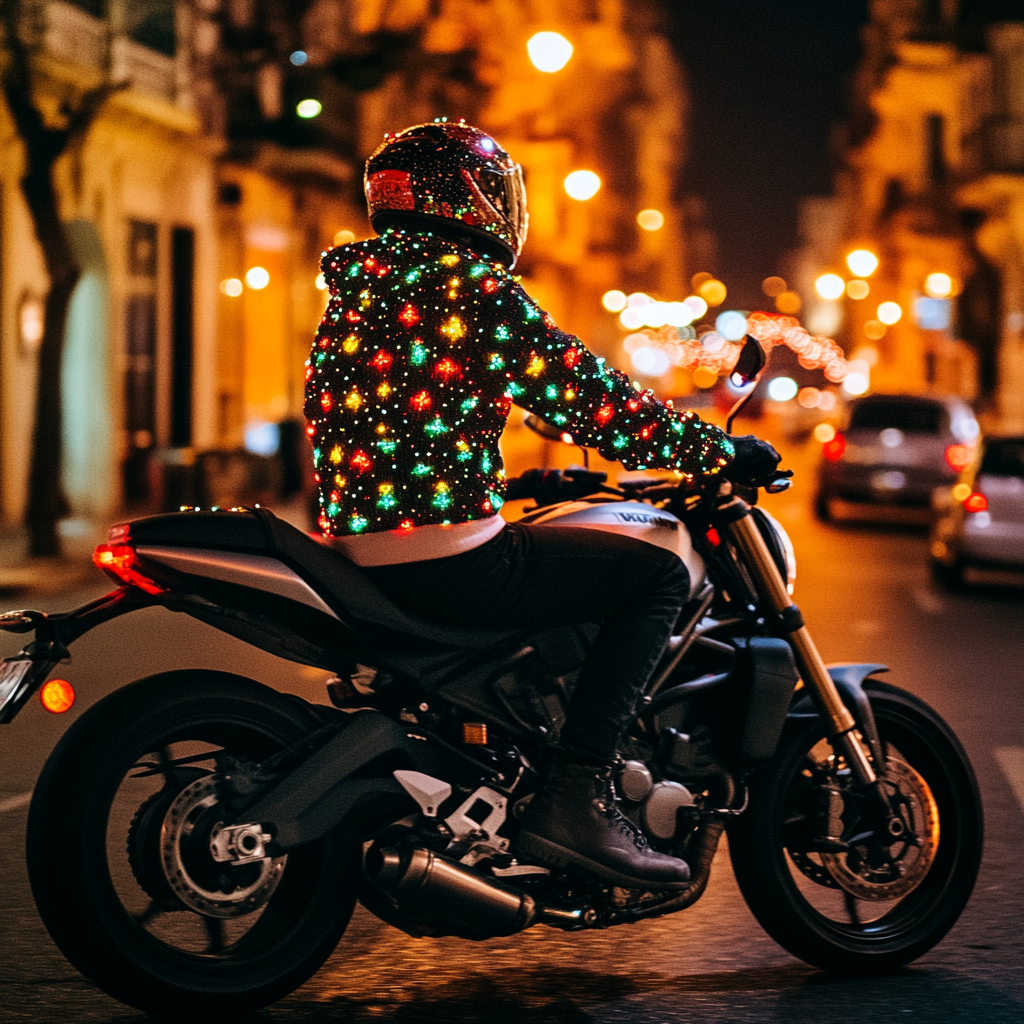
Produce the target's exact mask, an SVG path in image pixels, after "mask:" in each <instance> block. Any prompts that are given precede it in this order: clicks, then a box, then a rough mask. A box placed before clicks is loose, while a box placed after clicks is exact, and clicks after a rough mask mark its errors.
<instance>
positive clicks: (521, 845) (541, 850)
mask: <svg viewBox="0 0 1024 1024" xmlns="http://www.w3.org/2000/svg"><path fill="white" fill-rule="evenodd" d="M516 848H517V850H518V852H519V853H522V854H524V855H526V856H527V857H535V858H536V859H537V860H539V861H543V863H545V864H549V865H551V866H552V867H556V868H564V867H568V865H570V864H574V865H576V867H580V868H584V869H585V870H587V871H589V872H590V873H591V874H592V875H597V877H598V878H603V879H604V880H605V881H608V882H614V883H615V884H616V885H621V886H622V887H623V888H626V889H665V890H672V891H673V892H675V891H678V890H680V889H685V888H686V887H687V886H688V885H689V884H690V881H689V879H687V880H686V881H685V882H655V881H653V880H652V879H650V878H634V877H633V876H632V875H625V874H623V873H622V872H621V871H616V870H615V869H614V868H609V867H606V866H605V865H604V864H599V863H598V862H597V861H596V860H591V859H590V858H589V857H584V856H583V854H582V853H577V852H576V851H575V850H570V849H567V848H566V847H564V846H559V845H558V844H557V843H553V842H551V840H550V839H543V838H542V837H541V836H538V835H534V834H533V833H532V832H520V833H519V838H518V840H517V841H516Z"/></svg>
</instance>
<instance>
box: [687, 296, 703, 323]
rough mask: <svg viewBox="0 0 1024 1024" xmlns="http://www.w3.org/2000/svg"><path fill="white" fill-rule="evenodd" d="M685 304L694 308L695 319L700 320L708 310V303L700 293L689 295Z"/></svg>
mask: <svg viewBox="0 0 1024 1024" xmlns="http://www.w3.org/2000/svg"><path fill="white" fill-rule="evenodd" d="M683 304H684V305H686V306H689V307H690V309H691V310H693V319H694V320H699V319H700V318H701V317H702V316H703V315H704V314H705V313H706V312H707V311H708V304H707V303H706V302H705V301H704V300H703V299H702V298H701V297H700V296H699V295H688V296H687V297H686V298H685V299H683Z"/></svg>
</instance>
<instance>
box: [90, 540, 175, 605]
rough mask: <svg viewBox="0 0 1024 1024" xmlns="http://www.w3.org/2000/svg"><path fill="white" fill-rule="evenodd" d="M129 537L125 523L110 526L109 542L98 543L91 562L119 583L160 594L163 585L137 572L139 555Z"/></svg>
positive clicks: (149, 592)
mask: <svg viewBox="0 0 1024 1024" xmlns="http://www.w3.org/2000/svg"><path fill="white" fill-rule="evenodd" d="M130 539H131V538H130V537H129V536H128V525H127V523H122V524H121V525H119V526H114V527H112V528H111V530H110V534H109V536H108V541H109V543H107V544H100V545H99V546H98V547H97V548H96V550H95V551H94V552H93V553H92V560H93V564H94V565H95V566H96V567H97V568H98V569H102V570H103V572H105V573H106V574H107V575H108V576H110V577H112V578H113V579H115V580H117V581H118V582H119V583H127V584H129V586H133V587H138V588H139V590H144V591H145V592H146V593H147V594H162V593H163V592H164V590H165V589H166V588H165V587H161V586H159V585H158V584H156V583H154V582H153V580H151V579H150V578H149V577H148V576H144V575H143V574H142V573H141V572H139V570H138V568H137V566H138V561H139V556H138V555H137V554H136V553H135V548H133V547H132V546H131V544H130V543H128V542H129V541H130Z"/></svg>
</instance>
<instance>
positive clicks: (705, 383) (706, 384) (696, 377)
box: [693, 366, 718, 388]
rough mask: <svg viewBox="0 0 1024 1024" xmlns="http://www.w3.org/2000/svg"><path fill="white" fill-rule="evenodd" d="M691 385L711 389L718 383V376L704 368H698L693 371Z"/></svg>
mask: <svg viewBox="0 0 1024 1024" xmlns="http://www.w3.org/2000/svg"><path fill="white" fill-rule="evenodd" d="M693 383H694V385H695V386H696V387H698V388H711V387H714V386H715V385H716V384H717V383H718V374H717V373H715V371H714V370H711V369H709V368H708V367H706V366H698V367H697V369H696V370H694V371H693Z"/></svg>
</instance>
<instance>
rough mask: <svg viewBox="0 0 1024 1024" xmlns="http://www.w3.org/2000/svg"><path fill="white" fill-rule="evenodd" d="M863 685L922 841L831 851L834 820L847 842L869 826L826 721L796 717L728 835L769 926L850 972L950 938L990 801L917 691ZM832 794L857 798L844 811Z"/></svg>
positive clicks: (746, 887) (783, 940) (887, 965)
mask: <svg viewBox="0 0 1024 1024" xmlns="http://www.w3.org/2000/svg"><path fill="white" fill-rule="evenodd" d="M864 689H865V691H866V692H867V693H868V695H869V698H870V700H871V706H872V708H873V709H874V714H875V719H876V722H877V724H878V729H879V732H880V734H881V737H882V742H883V745H884V746H885V748H886V757H887V761H890V762H892V768H891V769H890V771H889V773H888V774H889V777H891V778H892V779H893V780H894V785H893V793H894V795H893V800H894V806H898V807H899V808H900V809H901V811H902V814H903V816H904V817H905V818H906V820H907V821H908V824H909V826H910V828H909V830H908V835H910V836H913V837H914V838H913V842H911V843H905V844H903V845H902V846H901V845H900V844H894V845H893V847H886V846H884V845H881V844H879V846H878V847H875V848H874V850H873V851H871V850H869V847H868V845H864V846H862V847H858V845H857V843H856V842H854V843H850V844H849V845H850V850H849V852H831V851H827V844H826V843H824V842H822V838H821V837H822V834H823V833H826V834H827V833H829V832H830V830H829V829H828V828H827V827H826V822H827V821H829V820H831V822H832V824H833V826H834V828H833V829H832V830H831V831H832V832H835V831H842V833H843V835H842V838H843V839H845V840H849V839H854V838H858V839H859V836H857V835H855V834H856V833H861V830H862V829H863V825H858V824H857V821H858V818H857V814H858V811H857V809H856V808H857V798H856V797H855V796H854V795H852V793H851V792H850V791H849V789H848V788H847V787H848V785H849V776H848V772H846V773H845V774H846V779H845V781H844V778H843V775H844V765H843V763H842V761H841V759H836V758H835V756H834V753H832V752H831V747H830V745H829V744H828V743H827V741H826V740H825V738H824V730H823V727H822V724H821V721H820V719H818V718H817V717H814V718H808V719H795V720H793V721H792V722H791V723H790V725H789V726H788V727H787V730H786V732H785V733H784V734H783V738H782V740H781V741H780V744H779V750H778V752H777V754H776V757H775V759H774V761H773V762H772V763H771V764H770V765H768V766H767V767H766V768H764V769H763V770H761V771H760V772H758V773H757V775H756V776H755V777H754V779H753V780H752V782H751V791H750V809H749V810H748V812H747V813H746V814H745V815H743V816H742V817H741V818H739V819H738V820H737V823H736V825H735V826H734V828H733V829H732V830H731V831H730V834H729V850H730V854H731V857H732V862H733V867H734V870H735V872H736V880H737V882H738V883H739V887H740V890H741V892H742V893H743V896H744V899H745V900H746V901H747V904H748V906H749V907H750V909H751V911H752V912H753V914H754V916H755V917H756V918H757V920H758V922H759V923H760V924H761V926H762V927H763V928H764V929H765V931H766V932H768V934H769V935H771V936H772V938H773V939H775V941H776V942H778V943H779V945H781V946H783V947H784V948H785V949H787V950H788V951H789V952H790V953H792V954H793V955H794V956H796V957H799V958H800V959H801V960H804V961H806V962H807V963H809V964H814V965H815V966H817V967H822V968H825V969H826V970H832V971H836V972H841V973H845V974H869V973H879V972H883V971H890V970H893V969H895V968H897V967H901V966H903V965H904V964H907V963H910V962H911V961H912V960H916V959H917V958H918V957H920V956H922V955H923V954H924V953H926V952H927V951H928V950H929V949H931V948H932V947H933V946H934V945H935V944H936V943H937V942H939V940H940V939H942V937H943V936H944V935H945V934H946V932H948V931H949V929H950V928H952V926H953V925H954V924H955V923H956V920H957V918H958V917H959V916H960V913H961V912H962V911H963V908H964V906H965V905H966V903H967V900H968V898H969V897H970V895H971V891H972V889H973V887H974V882H975V879H976V878H977V874H978V868H979V865H980V863H981V853H982V809H981V796H980V793H979V792H978V785H977V782H976V780H975V778H974V772H973V770H972V769H971V765H970V762H969V761H968V760H967V755H966V754H965V753H964V750H963V748H962V747H961V746H960V743H959V742H958V740H957V739H956V737H955V736H954V735H953V733H952V731H951V730H950V729H949V727H948V726H947V725H946V724H945V722H943V720H942V719H941V718H940V717H939V716H938V715H937V714H936V713H935V712H934V711H933V710H932V709H931V708H929V707H928V705H927V704H925V703H924V702H923V701H921V700H919V699H918V698H916V697H914V696H912V695H911V694H908V693H904V692H903V691H901V690H898V689H896V688H895V687H892V686H888V685H886V684H884V683H880V682H877V681H875V680H869V681H868V682H867V683H865V686H864ZM833 791H839V792H841V793H844V794H849V795H843V796H842V797H841V804H840V805H839V806H841V808H842V813H841V817H839V816H837V813H836V812H837V811H838V807H837V805H836V804H835V802H834V801H835V797H834V796H832V792H833ZM829 799H832V801H833V804H832V812H831V813H832V816H831V819H830V818H829V811H828V810H827V807H826V805H827V804H828V802H829ZM837 838H838V837H837ZM860 842H864V841H863V839H860ZM868 843H870V840H869V841H868ZM879 850H880V851H881V854H879ZM886 858H891V859H888V860H887V859H886ZM922 858H923V859H922Z"/></svg>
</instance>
